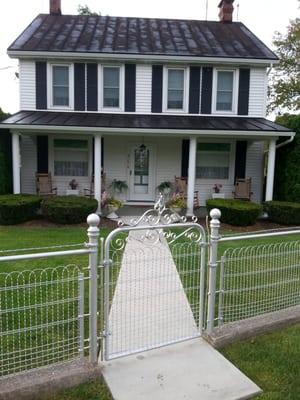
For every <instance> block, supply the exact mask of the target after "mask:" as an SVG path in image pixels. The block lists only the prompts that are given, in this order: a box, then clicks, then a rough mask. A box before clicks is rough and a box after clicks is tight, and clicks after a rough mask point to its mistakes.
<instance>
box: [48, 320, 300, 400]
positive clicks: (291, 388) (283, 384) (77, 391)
mask: <svg viewBox="0 0 300 400" xmlns="http://www.w3.org/2000/svg"><path fill="white" fill-rule="evenodd" d="M221 352H222V353H223V355H224V356H225V357H226V358H228V359H229V360H230V361H231V362H232V363H233V364H234V365H236V366H237V367H238V368H239V369H240V370H241V371H242V372H244V373H245V374H246V375H247V376H248V377H249V378H250V379H252V380H253V381H254V382H255V383H256V384H257V385H258V386H259V387H260V388H261V389H263V392H264V393H263V394H262V395H260V396H258V397H256V399H257V400H299V399H300V325H295V326H292V327H289V328H286V329H282V330H280V331H277V332H273V333H270V334H268V335H264V336H259V337H256V338H254V339H251V340H247V341H243V342H240V343H235V344H232V345H230V346H228V347H226V348H224V349H223V350H222V351H221ZM110 399H111V397H110V395H109V392H108V390H107V389H106V387H105V385H104V384H103V383H101V382H91V383H87V384H84V385H81V386H78V387H76V388H73V389H70V390H66V391H64V392H62V393H59V394H57V395H55V396H51V397H48V398H47V400H110Z"/></svg>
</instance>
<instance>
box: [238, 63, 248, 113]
mask: <svg viewBox="0 0 300 400" xmlns="http://www.w3.org/2000/svg"><path fill="white" fill-rule="evenodd" d="M249 85H250V69H249V68H240V81H239V100H238V114H239V115H248V109H249Z"/></svg>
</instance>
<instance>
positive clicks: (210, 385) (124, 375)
mask: <svg viewBox="0 0 300 400" xmlns="http://www.w3.org/2000/svg"><path fill="white" fill-rule="evenodd" d="M103 376H104V379H105V381H106V383H107V385H108V387H109V389H110V391H111V393H112V396H113V398H114V399H115V400H153V399H155V400H238V399H249V398H251V397H252V396H254V395H257V394H259V393H261V390H260V388H259V387H258V386H257V385H255V384H254V383H253V382H252V381H251V380H250V379H249V378H247V377H246V376H245V375H244V374H243V373H242V372H241V371H239V370H238V369H237V368H236V367H235V366H234V365H233V364H231V363H230V362H229V361H228V360H226V359H225V358H224V357H223V356H222V355H221V354H220V353H219V352H218V351H217V350H215V349H214V348H213V347H212V346H210V345H209V344H208V343H207V342H206V341H205V340H204V339H201V338H198V339H193V340H189V341H186V342H182V343H177V344H174V345H170V346H167V347H163V348H159V349H155V350H151V351H147V352H143V353H140V354H136V355H131V356H128V357H123V358H119V359H115V360H113V361H109V362H105V363H103Z"/></svg>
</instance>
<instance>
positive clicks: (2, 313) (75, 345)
mask: <svg viewBox="0 0 300 400" xmlns="http://www.w3.org/2000/svg"><path fill="white" fill-rule="evenodd" d="M83 279H84V277H83V274H82V272H81V271H80V269H79V268H78V267H77V266H76V265H66V266H59V267H56V268H46V269H41V270H27V271H26V270H25V271H14V272H9V273H1V274H0V305H1V310H0V365H1V368H0V376H4V375H8V374H12V373H17V372H21V371H25V370H28V369H32V368H37V367H40V366H45V365H50V364H53V363H56V362H62V361H67V360H71V359H73V358H76V357H78V356H79V349H81V351H83V337H82V334H83V321H82V320H81V319H80V311H82V309H83Z"/></svg>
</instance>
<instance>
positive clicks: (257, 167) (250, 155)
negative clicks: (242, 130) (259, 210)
mask: <svg viewBox="0 0 300 400" xmlns="http://www.w3.org/2000/svg"><path fill="white" fill-rule="evenodd" d="M263 161H264V143H263V142H248V147H247V158H246V177H247V178H252V187H251V191H252V192H253V195H252V197H251V200H253V201H256V202H261V201H262V200H263V199H262V191H263Z"/></svg>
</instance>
